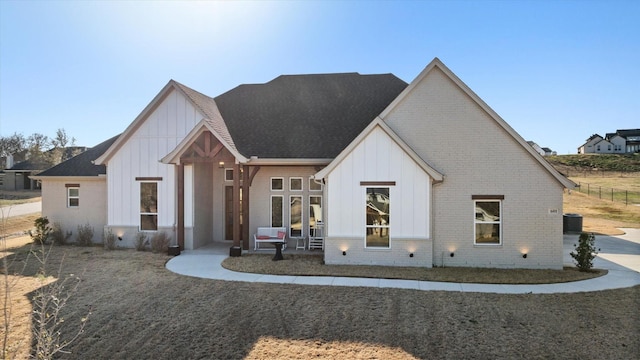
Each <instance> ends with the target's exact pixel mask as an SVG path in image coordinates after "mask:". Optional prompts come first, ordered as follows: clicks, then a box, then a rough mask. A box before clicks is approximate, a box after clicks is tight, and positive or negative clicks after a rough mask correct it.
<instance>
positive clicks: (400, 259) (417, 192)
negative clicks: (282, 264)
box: [325, 127, 432, 267]
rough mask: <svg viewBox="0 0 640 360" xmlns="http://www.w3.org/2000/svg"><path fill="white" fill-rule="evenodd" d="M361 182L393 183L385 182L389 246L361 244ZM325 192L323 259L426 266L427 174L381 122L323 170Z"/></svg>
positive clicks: (428, 249)
mask: <svg viewBox="0 0 640 360" xmlns="http://www.w3.org/2000/svg"><path fill="white" fill-rule="evenodd" d="M363 181H365V182H395V185H392V186H389V199H390V211H389V213H390V221H389V222H390V230H389V234H390V248H389V249H379V248H376V249H372V248H365V234H366V229H365V225H366V210H365V209H366V193H365V191H366V188H367V186H364V185H361V182H363ZM371 187H384V186H377V185H371ZM326 193H327V197H328V201H327V206H328V212H327V221H326V223H327V239H326V248H325V262H326V263H328V264H378V265H402V266H427V267H430V266H431V264H432V261H431V256H432V255H431V254H432V253H431V248H432V244H431V236H430V225H429V219H430V215H429V214H430V207H431V178H430V176H429V175H428V174H427V173H426V172H425V171H424V170H423V169H422V168H421V167H420V166H419V165H418V164H417V163H416V162H415V161H414V160H413V159H412V158H411V157H410V156H409V155H408V154H407V153H405V151H404V150H403V149H402V148H401V147H400V146H398V144H397V143H396V142H395V141H394V140H393V139H392V138H391V137H389V136H388V135H387V133H386V132H384V131H383V130H382V129H381V128H380V127H376V128H374V129H373V130H372V131H371V132H370V133H369V134H368V135H367V136H366V137H365V138H364V139H363V141H362V142H361V143H360V144H358V145H357V146H356V147H355V148H354V149H353V150H352V151H351V152H350V153H349V154H348V155H347V156H346V157H345V158H344V159H343V161H342V162H341V163H340V164H338V165H337V166H336V168H335V169H333V170H332V171H331V172H330V173H329V174H328V176H327V187H326ZM343 251H346V253H347V255H343ZM410 253H413V254H414V256H413V257H409V254H410Z"/></svg>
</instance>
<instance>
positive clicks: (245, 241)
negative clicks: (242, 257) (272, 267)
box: [242, 165, 250, 250]
mask: <svg viewBox="0 0 640 360" xmlns="http://www.w3.org/2000/svg"><path fill="white" fill-rule="evenodd" d="M249 186H250V183H249V166H248V165H243V166H242V248H243V249H244V250H249V198H250V196H249Z"/></svg>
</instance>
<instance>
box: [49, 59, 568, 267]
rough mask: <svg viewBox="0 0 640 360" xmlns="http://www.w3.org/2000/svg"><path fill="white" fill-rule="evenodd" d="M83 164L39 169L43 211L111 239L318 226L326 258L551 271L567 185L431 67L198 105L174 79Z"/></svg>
mask: <svg viewBox="0 0 640 360" xmlns="http://www.w3.org/2000/svg"><path fill="white" fill-rule="evenodd" d="M451 134H455V135H456V136H451ZM470 143H473V144H474V146H468V145H469V144H470ZM83 155H84V158H80V159H79V157H76V158H73V159H71V160H69V161H67V162H66V163H62V164H60V165H58V166H56V167H54V168H51V169H49V170H47V171H45V172H43V173H41V174H39V176H37V179H39V180H41V181H42V189H43V190H42V191H43V215H45V216H48V217H49V218H50V219H51V220H52V221H54V222H63V223H64V226H66V227H74V226H77V224H84V223H86V222H90V223H91V224H93V226H95V227H96V228H104V229H109V230H111V231H113V232H114V233H115V234H117V236H118V237H119V238H120V239H122V240H121V241H120V242H119V245H120V246H128V247H131V246H133V243H134V238H135V237H136V235H137V234H138V233H139V232H148V233H150V234H152V233H155V232H159V231H163V232H166V233H168V234H169V235H170V236H171V237H172V239H173V240H174V242H175V243H177V244H178V245H180V247H181V248H183V249H194V248H198V247H201V246H205V245H207V244H211V243H213V242H223V243H228V244H229V246H231V245H232V244H233V245H236V246H242V247H243V248H244V249H250V248H252V246H253V244H252V242H253V240H252V239H253V238H252V236H251V235H252V234H254V233H255V232H256V229H257V227H263V226H268V227H286V228H287V235H286V236H287V240H288V241H290V242H295V240H296V239H298V238H303V239H306V240H308V237H309V235H317V233H318V232H319V230H320V228H321V227H323V229H322V231H323V237H322V239H323V241H324V243H323V245H324V257H325V261H326V263H329V264H380V265H397V266H423V267H431V266H442V265H445V266H480V267H519V268H552V269H561V268H562V262H563V261H562V193H563V189H564V188H565V187H568V188H572V187H573V186H574V184H573V183H572V182H571V181H569V180H567V179H566V178H564V177H563V176H562V175H561V174H559V173H558V172H557V171H556V170H555V169H553V167H551V166H550V165H549V164H548V163H547V161H545V160H544V159H543V157H542V156H541V155H540V154H539V153H537V152H536V151H534V149H533V148H532V147H531V146H529V145H528V144H527V143H526V141H524V139H522V137H521V136H520V135H518V134H517V133H516V131H515V130H514V129H513V128H511V127H510V126H509V125H508V124H507V123H506V122H505V121H504V120H503V119H502V118H501V117H500V116H499V115H498V114H497V113H496V112H494V111H493V110H492V109H491V108H490V107H489V106H488V105H487V104H485V103H484V102H483V101H482V100H481V99H480V98H479V97H478V96H477V95H476V94H475V93H474V92H473V91H471V89H469V88H468V87H467V86H466V85H465V84H464V83H463V82H462V81H461V80H460V79H459V78H458V77H457V76H456V75H454V74H453V72H451V70H449V69H448V68H447V67H446V66H445V65H444V64H443V63H442V62H441V61H440V60H439V59H437V58H436V59H434V60H433V61H432V62H431V63H430V64H429V65H427V67H426V68H425V69H424V70H423V71H422V72H421V73H420V74H419V75H418V76H417V77H416V78H415V79H414V80H413V81H412V82H411V83H409V84H407V83H405V82H404V81H402V80H400V79H398V78H397V77H395V76H394V75H392V74H382V75H361V74H358V73H344V74H317V75H289V76H280V77H278V78H276V79H274V80H272V81H270V82H268V83H265V84H249V85H240V86H238V87H236V88H234V89H232V90H230V91H228V92H226V93H224V94H222V95H219V96H217V97H215V98H211V97H208V96H206V95H204V94H201V93H199V92H197V91H195V90H192V89H190V88H188V87H186V86H184V85H182V84H180V83H177V82H175V81H173V80H172V81H169V83H168V84H167V85H166V86H165V87H164V88H163V89H162V90H161V91H160V93H159V94H158V95H157V96H156V97H155V98H154V99H153V100H152V101H151V102H150V103H149V104H148V105H147V106H146V108H145V109H144V110H143V111H142V112H141V113H140V115H139V116H138V117H137V118H136V119H134V121H133V122H132V123H131V125H129V127H128V128H127V129H125V131H124V132H123V133H122V134H121V135H119V136H118V137H117V138H114V139H110V140H108V141H106V142H105V143H103V144H100V145H99V146H97V147H96V148H94V149H91V150H90V151H88V152H86V153H84V154H83ZM83 155H81V156H83ZM91 160H92V161H93V163H89V161H91ZM74 168H75V170H74ZM320 220H324V221H322V226H319V224H320ZM524 255H526V256H524Z"/></svg>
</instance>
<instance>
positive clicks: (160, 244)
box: [151, 232, 170, 253]
mask: <svg viewBox="0 0 640 360" xmlns="http://www.w3.org/2000/svg"><path fill="white" fill-rule="evenodd" d="M169 240H170V239H169V237H168V236H167V234H166V233H164V232H157V233H155V234H154V235H153V237H152V238H151V251H152V252H154V253H161V252H165V253H166V252H167V251H168V250H169Z"/></svg>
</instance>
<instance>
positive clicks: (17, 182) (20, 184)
mask: <svg viewBox="0 0 640 360" xmlns="http://www.w3.org/2000/svg"><path fill="white" fill-rule="evenodd" d="M51 165H52V164H51V163H49V162H46V161H32V160H25V161H21V162H19V163H17V164H15V165H13V166H12V167H11V168H9V169H5V170H4V174H3V176H2V189H3V190H37V189H40V184H39V183H38V182H37V181H36V180H34V179H31V176H34V175H37V174H38V173H40V172H41V171H43V170H45V169H47V168H49V167H51Z"/></svg>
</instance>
